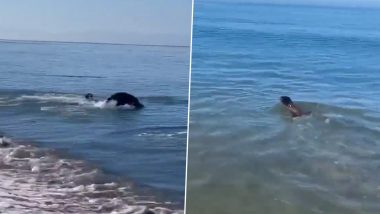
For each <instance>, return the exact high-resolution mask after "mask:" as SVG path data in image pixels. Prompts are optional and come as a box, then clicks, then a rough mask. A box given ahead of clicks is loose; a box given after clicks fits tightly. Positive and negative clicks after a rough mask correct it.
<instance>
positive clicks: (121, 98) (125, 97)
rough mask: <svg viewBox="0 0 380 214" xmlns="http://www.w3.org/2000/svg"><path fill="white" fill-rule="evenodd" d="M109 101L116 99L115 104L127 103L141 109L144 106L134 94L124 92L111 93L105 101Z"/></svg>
mask: <svg viewBox="0 0 380 214" xmlns="http://www.w3.org/2000/svg"><path fill="white" fill-rule="evenodd" d="M111 101H116V106H122V105H125V104H128V105H130V106H134V107H135V108H136V109H141V108H143V107H144V105H143V104H141V103H140V101H139V100H138V99H137V98H136V97H135V96H133V95H131V94H128V93H125V92H118V93H115V94H113V95H112V96H110V97H109V98H108V99H107V103H108V102H111Z"/></svg>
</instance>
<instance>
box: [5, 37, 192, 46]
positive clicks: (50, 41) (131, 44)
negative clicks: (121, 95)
mask: <svg viewBox="0 0 380 214" xmlns="http://www.w3.org/2000/svg"><path fill="white" fill-rule="evenodd" d="M0 42H2V43H27V44H28V43H62V44H92V45H125V46H145V47H171V48H189V47H190V45H189V46H185V45H162V44H135V43H112V42H109V43H108V42H81V41H55V40H21V39H2V38H0Z"/></svg>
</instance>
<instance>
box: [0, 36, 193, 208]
mask: <svg viewBox="0 0 380 214" xmlns="http://www.w3.org/2000/svg"><path fill="white" fill-rule="evenodd" d="M188 75H189V47H168V46H136V45H115V44H86V43H60V42H29V41H8V40H2V41H0V132H1V133H2V134H3V135H5V136H6V137H7V138H9V139H8V140H10V141H11V142H12V144H11V145H12V146H11V147H9V148H0V153H1V161H0V162H1V164H0V168H2V169H1V171H2V172H3V174H1V176H5V177H4V178H2V180H5V179H6V180H10V181H9V182H10V183H11V184H9V185H8V184H7V185H8V186H7V191H6V192H8V193H9V194H16V195H17V194H18V195H20V194H21V195H23V196H22V197H21V196H20V197H16V196H15V198H13V199H12V198H11V199H12V200H13V201H12V200H10V202H9V204H8V205H7V206H9V207H8V208H9V209H7V210H5V212H7V213H10V212H11V211H12V210H13V211H14V212H15V213H21V211H25V212H26V213H29V212H30V210H31V209H36V210H37V211H36V213H40V211H41V210H39V209H45V211H46V212H50V211H51V212H54V211H56V212H76V213H92V212H103V213H110V212H114V213H134V212H136V213H140V212H142V211H144V210H145V209H147V208H152V209H154V208H155V207H163V208H165V209H169V210H182V209H183V198H184V185H185V165H186V135H187V134H186V133H187V103H188V97H187V96H188ZM115 92H128V93H131V94H133V95H135V96H137V97H138V98H139V99H140V101H141V102H142V103H143V104H144V105H145V108H144V109H142V110H139V111H136V110H133V109H131V108H129V107H121V108H116V107H114V106H112V105H106V104H105V103H104V100H105V99H106V98H107V97H109V96H110V95H111V94H113V93H115ZM86 93H93V94H94V96H95V99H97V100H98V101H96V102H89V101H86V100H85V99H84V94H86ZM4 173H5V174H4ZM7 176H8V177H7ZM11 177H12V178H14V179H11ZM21 178H25V179H26V180H25V179H24V180H23V179H21ZM30 179H32V180H30ZM12 182H13V184H12ZM4 185H6V184H4ZM23 185H25V186H23ZM52 185H53V186H52ZM94 185H95V186H94ZM96 185H100V187H98V186H96ZM36 186H38V188H40V187H41V190H39V191H38V192H37V193H35V194H37V195H41V197H46V198H47V199H46V200H49V201H48V202H46V204H47V205H46V204H43V206H42V205H41V203H42V202H41V203H40V199H39V198H35V197H34V196H35V194H33V193H30V194H29V193H28V191H32V190H33V189H34V190H35V189H36ZM65 188H69V190H70V191H69V190H67V191H66V190H65ZM97 188H98V189H97ZM61 190H62V192H60V193H59V195H60V197H59V198H57V197H55V196H54V197H53V199H54V200H53V199H52V197H50V196H46V195H49V194H50V192H49V191H53V192H54V191H61ZM63 190H65V191H63ZM4 191H5V190H4ZM17 191H18V192H19V193H17ZM72 191H74V192H75V194H72ZM68 192H69V193H70V194H69V193H68ZM8 193H7V194H6V195H9V194H8ZM4 194H5V193H4ZM54 194H56V193H54ZM54 194H50V195H54ZM57 194H58V193H57ZM6 195H3V194H0V198H2V201H5V199H9V198H10V196H6ZM20 198H24V199H25V198H30V199H29V200H31V201H32V202H33V203H32V202H30V203H29V202H28V203H26V202H25V200H22V199H20ZM58 199H59V200H62V201H60V202H59V203H58V202H57V200H58ZM59 200H58V201H59ZM102 200H103V201H102ZM24 202H25V203H24ZM4 203H5V202H4ZM7 203H8V202H7ZM62 203H64V204H69V205H70V206H73V207H74V208H72V207H71V208H70V207H69V208H67V207H65V206H60V205H62ZM107 203H108V205H107ZM20 204H21V205H20ZM57 204H58V205H59V206H58V205H57ZM126 204H129V205H136V207H134V206H129V207H125V205H126ZM1 205H2V206H1V207H6V206H5V205H4V204H1ZM45 205H46V206H47V207H46V206H45ZM55 205H57V206H56V207H55ZM97 206H99V207H97ZM94 207H95V208H94ZM24 208H25V209H24ZM93 208H94V209H93ZM28 209H29V212H28ZM3 211H4V210H3ZM161 211H162V210H161ZM161 211H160V212H161ZM166 211H168V210H166ZM166 211H165V212H166ZM168 212H170V211H168Z"/></svg>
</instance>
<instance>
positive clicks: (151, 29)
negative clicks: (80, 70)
mask: <svg viewBox="0 0 380 214" xmlns="http://www.w3.org/2000/svg"><path fill="white" fill-rule="evenodd" d="M191 7H192V0H0V39H17V40H54V41H84V42H109V43H138V44H164V45H183V46H188V45H189V44H190V30H191V12H192V11H191Z"/></svg>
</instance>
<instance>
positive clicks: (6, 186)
mask: <svg viewBox="0 0 380 214" xmlns="http://www.w3.org/2000/svg"><path fill="white" fill-rule="evenodd" d="M0 139H1V140H2V141H3V142H6V143H9V144H8V145H6V144H2V145H1V147H0V179H1V181H2V182H0V213H10V214H12V213H17V214H24V213H25V214H26V213H115V214H116V213H117V214H123V213H125V214H127V213H136V214H137V213H140V214H144V213H149V211H150V213H152V211H153V213H159V214H172V213H183V211H175V210H170V209H167V208H163V207H161V206H160V204H162V203H158V202H156V201H155V200H153V197H152V199H150V198H151V197H148V199H146V198H147V197H145V196H144V198H145V199H144V200H140V199H139V196H137V195H135V194H134V191H133V189H131V187H129V186H121V185H120V184H118V183H115V182H108V183H107V182H103V183H102V182H100V183H97V180H98V178H99V176H101V173H100V172H99V171H98V170H97V169H90V168H89V167H86V165H85V164H84V163H83V162H81V161H75V160H68V159H60V158H58V157H56V156H54V155H52V154H51V153H49V152H46V151H43V150H41V149H38V148H35V147H32V146H28V145H18V144H15V143H14V142H12V141H11V140H10V139H9V138H0ZM148 207H150V208H148Z"/></svg>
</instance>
